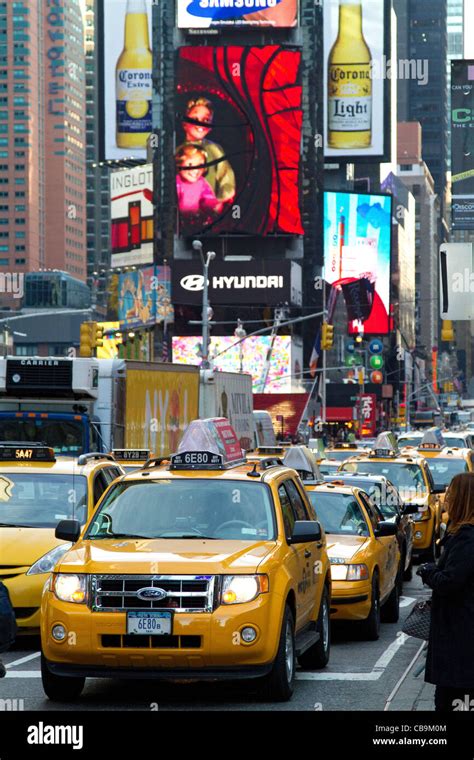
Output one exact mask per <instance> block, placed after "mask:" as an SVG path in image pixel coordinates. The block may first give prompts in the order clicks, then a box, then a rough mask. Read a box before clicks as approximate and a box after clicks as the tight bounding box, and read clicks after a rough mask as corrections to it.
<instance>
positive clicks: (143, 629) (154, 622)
mask: <svg viewBox="0 0 474 760" xmlns="http://www.w3.org/2000/svg"><path fill="white" fill-rule="evenodd" d="M171 628H172V617H171V612H159V611H158V610H156V611H155V610H151V611H150V612H127V633H128V634H141V635H147V636H170V635H171Z"/></svg>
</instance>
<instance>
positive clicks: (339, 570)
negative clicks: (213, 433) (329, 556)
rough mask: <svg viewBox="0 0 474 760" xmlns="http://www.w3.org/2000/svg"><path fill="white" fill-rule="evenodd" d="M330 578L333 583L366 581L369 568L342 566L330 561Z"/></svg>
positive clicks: (364, 566) (365, 566) (363, 566)
mask: <svg viewBox="0 0 474 760" xmlns="http://www.w3.org/2000/svg"><path fill="white" fill-rule="evenodd" d="M331 578H332V580H333V581H366V580H368V578H369V568H368V567H367V565H349V564H348V565H342V564H339V563H338V562H336V563H334V562H333V560H331Z"/></svg>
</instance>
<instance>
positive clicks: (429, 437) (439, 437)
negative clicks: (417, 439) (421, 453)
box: [418, 427, 446, 449]
mask: <svg viewBox="0 0 474 760" xmlns="http://www.w3.org/2000/svg"><path fill="white" fill-rule="evenodd" d="M445 445H446V442H445V440H444V438H443V434H442V432H441V429H440V428H439V427H431V428H429V429H428V430H427V431H426V433H425V434H424V435H423V438H422V439H421V444H420V445H419V447H418V448H420V449H442V448H443V446H445Z"/></svg>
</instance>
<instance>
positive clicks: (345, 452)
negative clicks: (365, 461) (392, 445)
mask: <svg viewBox="0 0 474 760" xmlns="http://www.w3.org/2000/svg"><path fill="white" fill-rule="evenodd" d="M366 451H367V447H366V446H362V445H361V444H359V443H357V442H356V441H354V442H353V443H335V444H334V446H330V447H329V448H327V449H326V452H325V459H329V461H331V462H339V463H341V462H345V461H346V459H349V457H353V456H355V455H356V454H362V453H364V452H366Z"/></svg>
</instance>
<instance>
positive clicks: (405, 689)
mask: <svg viewBox="0 0 474 760" xmlns="http://www.w3.org/2000/svg"><path fill="white" fill-rule="evenodd" d="M424 663H425V658H424V655H423V654H422V655H421V656H420V657H418V659H417V661H416V662H415V664H414V666H413V667H412V668H411V670H410V672H409V673H408V675H407V677H406V678H405V680H404V681H403V683H402V685H401V686H400V688H399V690H398V692H397V693H396V694H395V696H394V698H393V700H392V702H391V703H390V707H389V710H388V712H394V711H397V710H402V711H405V712H406V711H410V712H420V711H422V710H424V711H426V712H433V711H434V692H435V687H434V686H433V684H431V683H426V682H425V680H424V677H425V673H424ZM422 667H423V670H422V671H421V673H420V672H419V671H420V668H422ZM416 673H419V675H418V676H415V674H416Z"/></svg>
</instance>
